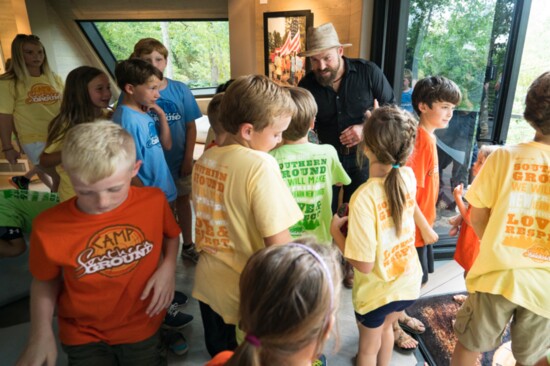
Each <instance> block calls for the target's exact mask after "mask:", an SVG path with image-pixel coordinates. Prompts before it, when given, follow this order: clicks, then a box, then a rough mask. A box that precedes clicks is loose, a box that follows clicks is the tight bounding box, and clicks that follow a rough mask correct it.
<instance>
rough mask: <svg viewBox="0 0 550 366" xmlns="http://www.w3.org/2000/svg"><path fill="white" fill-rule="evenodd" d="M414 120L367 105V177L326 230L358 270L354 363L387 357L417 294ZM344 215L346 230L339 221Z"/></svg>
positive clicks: (380, 361)
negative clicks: (412, 160) (370, 109)
mask: <svg viewBox="0 0 550 366" xmlns="http://www.w3.org/2000/svg"><path fill="white" fill-rule="evenodd" d="M416 126H417V124H416V122H415V120H414V119H413V118H412V116H411V115H410V114H409V113H407V112H405V111H403V110H400V109H399V108H397V107H395V106H388V107H381V108H378V109H375V110H374V111H373V112H372V115H371V116H370V117H369V119H368V120H367V121H366V122H365V125H364V128H363V137H364V142H363V146H362V149H363V152H364V155H365V156H366V157H367V158H368V159H369V179H368V180H367V181H366V182H365V183H363V184H362V185H361V186H360V187H359V188H358V189H357V190H356V191H355V192H354V194H353V195H352V197H351V201H350V205H349V216H348V217H349V219H348V217H340V216H338V215H335V216H334V217H333V220H332V224H331V234H332V236H333V238H334V240H335V242H336V244H337V246H338V248H339V249H340V250H341V251H342V253H343V255H344V257H345V258H346V260H348V261H349V262H350V263H351V264H352V265H353V267H354V272H355V273H354V284H353V289H352V301H353V307H354V310H355V317H356V319H357V325H358V327H359V351H358V354H357V363H356V365H359V366H362V365H381V366H383V365H389V364H390V359H391V355H392V349H393V344H394V336H393V330H392V323H393V322H394V321H396V320H397V318H398V316H399V312H400V311H402V310H404V309H405V308H407V307H408V306H410V305H412V304H413V303H414V301H415V300H416V299H417V298H418V297H419V295H420V282H421V278H422V268H421V267H420V263H419V261H418V255H417V253H416V250H415V247H414V238H415V220H414V212H415V194H416V180H415V178H414V173H413V171H412V169H411V168H409V167H406V166H405V164H406V162H407V159H408V157H409V155H410V154H411V152H412V150H413V146H414V142H415V138H416V132H417V127H416ZM346 221H347V222H348V234H347V237H344V235H343V234H342V233H341V231H340V228H341V227H342V225H343V224H344V223H345V222H346Z"/></svg>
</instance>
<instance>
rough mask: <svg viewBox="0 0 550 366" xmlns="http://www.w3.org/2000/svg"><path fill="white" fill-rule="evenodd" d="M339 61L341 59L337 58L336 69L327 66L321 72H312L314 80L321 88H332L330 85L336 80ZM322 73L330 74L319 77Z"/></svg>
mask: <svg viewBox="0 0 550 366" xmlns="http://www.w3.org/2000/svg"><path fill="white" fill-rule="evenodd" d="M341 61H342V59H341V58H338V66H336V68H334V69H332V68H330V67H328V66H327V67H325V68H324V69H323V70H314V71H313V73H314V75H315V79H317V82H318V83H319V84H321V85H322V86H332V83H333V82H334V80H336V75H337V74H338V70H340V62H341ZM323 71H330V74H328V75H321V72H323Z"/></svg>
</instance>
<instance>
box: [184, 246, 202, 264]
mask: <svg viewBox="0 0 550 366" xmlns="http://www.w3.org/2000/svg"><path fill="white" fill-rule="evenodd" d="M181 257H182V258H183V259H189V260H190V261H192V262H193V263H195V264H196V263H197V262H198V261H199V253H197V250H196V249H195V244H194V243H191V244H189V245H182V246H181Z"/></svg>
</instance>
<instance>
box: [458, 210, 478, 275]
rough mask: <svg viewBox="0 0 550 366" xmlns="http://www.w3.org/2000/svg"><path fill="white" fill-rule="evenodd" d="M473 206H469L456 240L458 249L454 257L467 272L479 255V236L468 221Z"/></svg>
mask: <svg viewBox="0 0 550 366" xmlns="http://www.w3.org/2000/svg"><path fill="white" fill-rule="evenodd" d="M471 209H472V206H469V207H468V211H467V212H466V217H465V218H464V220H462V224H461V225H460V234H458V240H457V241H456V250H455V255H454V259H455V261H457V263H458V264H460V266H461V267H462V268H464V270H465V271H466V272H468V271H469V270H470V268H472V265H473V264H474V262H475V260H476V258H477V255H478V254H479V238H478V237H477V235H476V233H475V231H474V228H473V227H471V226H470V225H468V224H467V223H466V220H468V221H469V220H470V211H471Z"/></svg>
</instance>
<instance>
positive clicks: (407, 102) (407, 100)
mask: <svg viewBox="0 0 550 366" xmlns="http://www.w3.org/2000/svg"><path fill="white" fill-rule="evenodd" d="M412 94H413V89H412V88H410V89H409V91H406V92H405V91H404V92H403V93H402V94H401V108H403V109H404V110H406V111H409V112H411V113H413V114H414V108H413V105H412Z"/></svg>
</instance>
